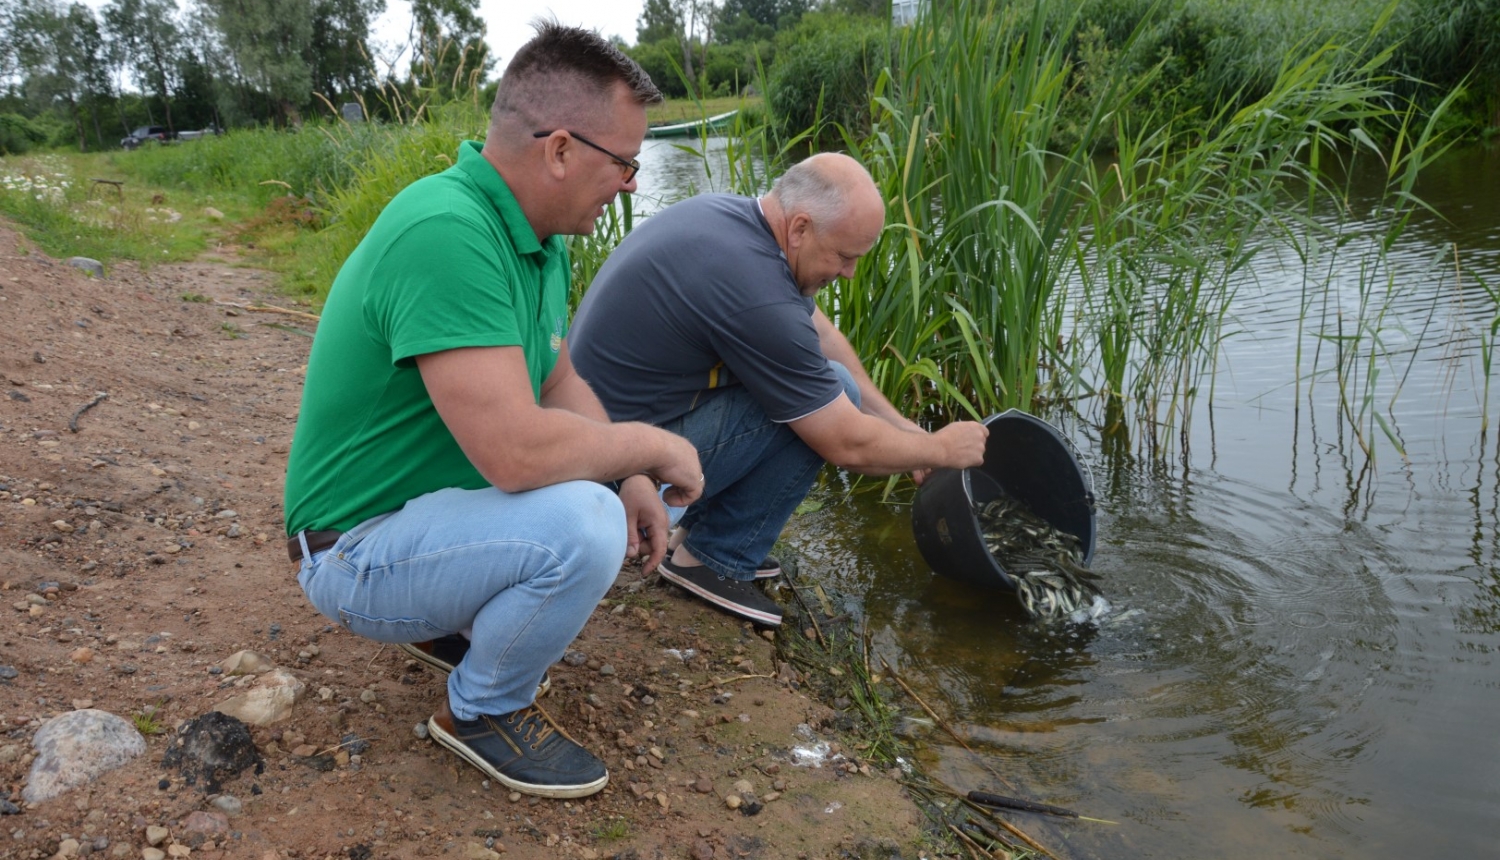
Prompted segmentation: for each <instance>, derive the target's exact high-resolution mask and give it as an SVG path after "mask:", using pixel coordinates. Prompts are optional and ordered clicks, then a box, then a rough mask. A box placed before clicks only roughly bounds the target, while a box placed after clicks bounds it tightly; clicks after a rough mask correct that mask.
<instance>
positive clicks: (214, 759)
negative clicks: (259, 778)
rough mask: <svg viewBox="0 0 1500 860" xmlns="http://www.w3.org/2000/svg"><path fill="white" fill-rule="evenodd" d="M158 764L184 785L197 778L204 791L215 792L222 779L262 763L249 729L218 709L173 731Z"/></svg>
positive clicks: (195, 780) (217, 790)
mask: <svg viewBox="0 0 1500 860" xmlns="http://www.w3.org/2000/svg"><path fill="white" fill-rule="evenodd" d="M161 766H162V767H164V768H176V769H177V771H178V772H179V773H181V774H182V776H183V779H184V781H186V782H187V784H188V785H196V784H197V783H198V781H199V780H200V779H201V780H202V782H203V791H204V793H206V794H217V793H218V792H219V786H220V785H221V784H222V783H223V781H224V780H227V779H231V778H233V777H234V776H236V775H238V774H239V773H240V771H242V770H244V769H245V768H248V767H252V766H255V767H260V766H263V760H262V759H261V755H260V750H259V749H258V748H256V746H255V741H254V740H252V739H251V737H250V728H249V727H248V726H246V725H245V724H244V723H243V722H241V721H240V720H239V719H238V718H236V717H231V716H229V715H228V714H222V713H219V712H218V711H209V712H208V713H206V714H204V715H202V716H200V717H198V718H196V719H193V720H190V721H189V722H187V723H185V724H183V726H182V728H180V729H178V730H177V734H176V736H174V737H173V738H172V742H171V743H170V744H169V745H168V746H167V752H166V755H164V756H162V760H161Z"/></svg>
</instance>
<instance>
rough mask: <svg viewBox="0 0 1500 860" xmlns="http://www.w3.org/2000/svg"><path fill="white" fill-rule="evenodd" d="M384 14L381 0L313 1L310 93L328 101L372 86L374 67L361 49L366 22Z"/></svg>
mask: <svg viewBox="0 0 1500 860" xmlns="http://www.w3.org/2000/svg"><path fill="white" fill-rule="evenodd" d="M383 11H385V0H316V2H314V4H313V19H312V23H313V32H312V43H311V44H310V45H309V46H308V55H307V60H308V65H309V66H310V67H311V68H312V86H313V91H314V92H317V93H322V94H323V95H324V96H325V97H326V98H327V99H328V100H329V101H330V102H338V101H342V100H343V98H342V97H344V96H347V95H349V94H351V93H357V92H361V91H363V90H365V89H367V88H369V87H371V86H374V84H375V67H374V65H373V64H372V63H371V62H370V56H369V54H368V53H367V52H366V50H365V44H366V43H367V42H368V41H369V39H370V21H371V20H372V19H374V18H375V16H377V15H379V14H380V13H381V12H383Z"/></svg>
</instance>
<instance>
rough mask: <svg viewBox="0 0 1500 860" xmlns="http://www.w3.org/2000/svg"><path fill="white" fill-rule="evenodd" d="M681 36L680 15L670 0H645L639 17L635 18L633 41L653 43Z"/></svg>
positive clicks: (646, 43) (645, 43)
mask: <svg viewBox="0 0 1500 860" xmlns="http://www.w3.org/2000/svg"><path fill="white" fill-rule="evenodd" d="M681 38H682V15H680V14H679V13H678V11H677V7H676V6H673V5H672V0H646V5H645V7H644V8H642V9H641V15H640V17H639V18H637V19H635V43H636V44H637V45H653V44H656V43H657V42H662V41H665V40H667V39H672V40H680V39H681Z"/></svg>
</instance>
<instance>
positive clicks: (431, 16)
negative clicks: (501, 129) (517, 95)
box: [411, 0, 495, 100]
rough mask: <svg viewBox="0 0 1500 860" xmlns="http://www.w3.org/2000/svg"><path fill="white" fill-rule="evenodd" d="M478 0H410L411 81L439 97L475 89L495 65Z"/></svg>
mask: <svg viewBox="0 0 1500 860" xmlns="http://www.w3.org/2000/svg"><path fill="white" fill-rule="evenodd" d="M478 8H479V0H412V4H411V11H412V37H413V38H412V42H413V44H414V45H415V46H416V53H415V54H414V55H413V56H412V61H411V80H412V83H413V84H414V85H415V86H416V87H418V88H419V89H424V90H427V91H428V92H429V93H431V94H432V95H433V96H435V97H437V98H439V99H440V100H442V99H447V98H450V97H452V96H453V95H454V94H456V93H460V92H466V91H468V90H471V89H475V88H477V87H478V86H479V85H480V84H482V83H483V82H484V79H485V78H486V77H488V76H489V73H490V69H491V68H492V67H493V66H494V65H495V58H494V57H492V56H490V48H489V45H487V44H485V41H484V33H485V27H484V19H482V18H480V17H479V12H478Z"/></svg>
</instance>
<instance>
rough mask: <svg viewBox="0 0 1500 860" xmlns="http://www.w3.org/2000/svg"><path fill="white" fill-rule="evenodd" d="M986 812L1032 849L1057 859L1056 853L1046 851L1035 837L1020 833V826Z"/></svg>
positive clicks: (1053, 859)
mask: <svg viewBox="0 0 1500 860" xmlns="http://www.w3.org/2000/svg"><path fill="white" fill-rule="evenodd" d="M986 814H987V815H989V816H990V818H991V819H993V820H994V822H995V823H996V824H998V825H1000V826H1001V827H1004V828H1005V829H1006V830H1008V831H1010V832H1011V833H1012V834H1014V835H1015V837H1016V838H1017V839H1019V840H1021V841H1022V842H1025V843H1026V844H1027V845H1029V846H1031V847H1032V849H1034V850H1036V851H1040V852H1041V853H1043V854H1045V855H1047V856H1048V857H1051V858H1052V860H1057V855H1056V854H1053V853H1052V852H1051V851H1048V850H1047V849H1046V848H1043V847H1042V843H1040V842H1038V841H1036V840H1035V839H1032V838H1031V837H1030V836H1027V835H1026V834H1025V833H1022V832H1021V828H1019V827H1017V826H1015V825H1014V824H1011V823H1010V822H1009V821H1006V820H1005V819H1003V818H999V817H997V816H995V815H994V814H993V813H990V812H988V811H986Z"/></svg>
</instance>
